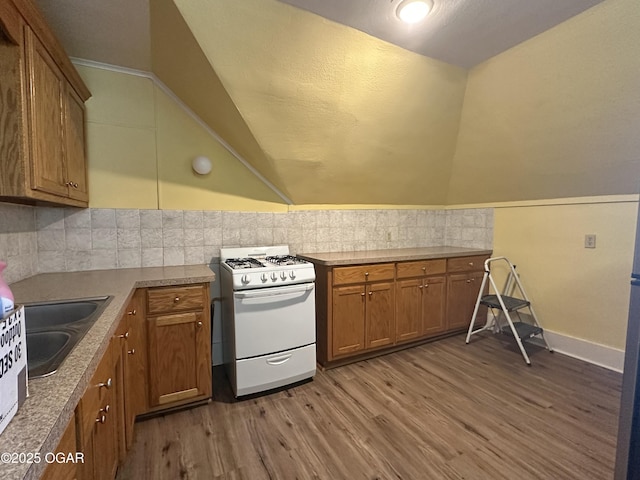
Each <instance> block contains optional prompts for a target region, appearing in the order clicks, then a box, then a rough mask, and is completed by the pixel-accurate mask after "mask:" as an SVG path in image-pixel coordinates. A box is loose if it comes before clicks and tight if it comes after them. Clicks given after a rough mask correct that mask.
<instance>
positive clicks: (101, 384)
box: [98, 377, 113, 390]
mask: <svg viewBox="0 0 640 480" xmlns="http://www.w3.org/2000/svg"><path fill="white" fill-rule="evenodd" d="M111 385H113V380H111V377H109V378H108V379H107V381H106V382H104V383H99V384H98V388H102V387H104V388H106V389H107V390H108V389H110V388H111Z"/></svg>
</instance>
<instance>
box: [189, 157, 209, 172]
mask: <svg viewBox="0 0 640 480" xmlns="http://www.w3.org/2000/svg"><path fill="white" fill-rule="evenodd" d="M191 167H192V168H193V171H194V172H196V173H197V174H198V175H206V174H207V173H209V172H211V160H209V159H208V158H207V157H203V156H200V157H196V158H194V159H193V161H192V162H191Z"/></svg>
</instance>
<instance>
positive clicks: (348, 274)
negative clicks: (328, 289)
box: [333, 263, 395, 285]
mask: <svg viewBox="0 0 640 480" xmlns="http://www.w3.org/2000/svg"><path fill="white" fill-rule="evenodd" d="M394 275H395V266H394V264H393V263H381V264H375V265H359V266H356V267H336V268H334V269H333V284H334V285H347V284H350V283H363V282H378V281H382V280H393V278H394Z"/></svg>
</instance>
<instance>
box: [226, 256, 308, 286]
mask: <svg viewBox="0 0 640 480" xmlns="http://www.w3.org/2000/svg"><path fill="white" fill-rule="evenodd" d="M220 258H221V260H222V266H223V267H224V268H226V269H227V270H229V271H231V277H232V279H233V289H234V290H247V289H252V288H264V287H274V286H282V285H295V284H298V283H308V282H313V281H314V280H315V279H316V274H315V270H314V268H313V264H312V263H310V262H307V261H306V260H302V259H301V258H297V257H294V256H293V255H289V247H288V246H286V245H278V246H272V247H240V248H223V249H221V250H220Z"/></svg>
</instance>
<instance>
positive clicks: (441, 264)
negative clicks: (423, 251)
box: [396, 258, 447, 278]
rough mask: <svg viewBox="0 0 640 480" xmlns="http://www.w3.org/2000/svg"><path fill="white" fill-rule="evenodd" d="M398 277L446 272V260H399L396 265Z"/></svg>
mask: <svg viewBox="0 0 640 480" xmlns="http://www.w3.org/2000/svg"><path fill="white" fill-rule="evenodd" d="M396 268H397V272H398V278H410V277H421V276H423V275H436V274H441V273H446V272H447V260H446V259H445V258H440V259H437V260H420V261H417V262H401V263H398V264H397V266H396Z"/></svg>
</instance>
